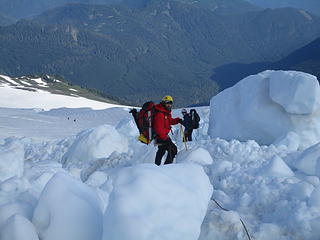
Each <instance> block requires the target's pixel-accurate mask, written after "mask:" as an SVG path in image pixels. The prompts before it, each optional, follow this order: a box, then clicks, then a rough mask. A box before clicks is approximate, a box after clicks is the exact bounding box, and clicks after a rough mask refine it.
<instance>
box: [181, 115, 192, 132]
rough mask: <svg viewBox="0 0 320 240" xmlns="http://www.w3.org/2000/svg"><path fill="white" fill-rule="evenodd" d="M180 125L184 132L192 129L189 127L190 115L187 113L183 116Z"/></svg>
mask: <svg viewBox="0 0 320 240" xmlns="http://www.w3.org/2000/svg"><path fill="white" fill-rule="evenodd" d="M182 125H183V126H184V127H185V130H186V131H188V130H190V129H192V127H191V115H190V113H187V114H185V115H184V116H183V121H182Z"/></svg>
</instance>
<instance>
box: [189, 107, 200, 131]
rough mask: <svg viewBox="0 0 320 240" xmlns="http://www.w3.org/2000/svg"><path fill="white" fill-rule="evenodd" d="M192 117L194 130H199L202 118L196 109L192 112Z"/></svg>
mask: <svg viewBox="0 0 320 240" xmlns="http://www.w3.org/2000/svg"><path fill="white" fill-rule="evenodd" d="M190 116H191V127H192V128H193V129H197V128H199V122H200V116H199V114H198V113H197V111H196V110H195V109H191V110H190Z"/></svg>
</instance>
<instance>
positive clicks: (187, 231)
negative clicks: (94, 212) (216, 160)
mask: <svg viewBox="0 0 320 240" xmlns="http://www.w3.org/2000/svg"><path fill="white" fill-rule="evenodd" d="M190 179H192V181H190ZM110 181H111V183H110V184H111V185H112V192H111V193H110V197H109V204H108V207H107V209H106V212H105V215H104V237H103V240H109V239H110V240H116V239H127V240H149V239H154V240H160V239H167V240H175V239H186V240H196V239H198V237H199V234H200V226H201V223H202V221H203V218H204V216H205V214H206V211H207V207H208V203H209V200H210V197H211V194H212V186H211V184H210V181H209V178H208V176H207V175H206V174H205V172H204V170H203V169H202V167H200V166H199V165H194V164H174V165H171V166H168V165H165V166H161V167H158V166H156V165H154V164H144V165H136V166H134V167H127V168H124V169H122V170H121V171H119V172H118V173H117V174H116V176H114V177H113V178H112V179H111V180H110Z"/></svg>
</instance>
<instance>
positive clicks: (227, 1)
mask: <svg viewBox="0 0 320 240" xmlns="http://www.w3.org/2000/svg"><path fill="white" fill-rule="evenodd" d="M150 1H153V0H0V9H1V11H2V12H5V13H7V14H8V15H9V16H12V17H14V18H17V19H22V18H30V17H33V16H36V15H38V14H41V13H42V12H44V11H48V10H51V9H54V8H57V7H61V6H64V5H66V4H70V3H80V4H101V5H114V4H122V3H123V4H125V5H127V6H130V7H138V8H139V7H144V6H146V5H148V4H149V3H150ZM157 1H162V0H157ZM172 1H179V2H182V3H185V4H190V5H192V6H198V7H201V8H205V9H210V10H212V11H217V12H220V13H221V14H233V13H244V12H248V11H255V10H258V9H259V8H258V7H257V6H255V5H252V4H250V3H248V2H246V1H245V0H197V1H194V0H172Z"/></svg>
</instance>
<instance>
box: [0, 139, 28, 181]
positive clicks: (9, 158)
mask: <svg viewBox="0 0 320 240" xmlns="http://www.w3.org/2000/svg"><path fill="white" fill-rule="evenodd" d="M23 167H24V146H23V144H22V143H21V144H20V143H19V141H15V140H11V139H7V140H6V141H5V143H4V144H3V145H0V182H1V181H5V180H7V179H9V178H11V177H15V176H17V177H21V176H22V175H23Z"/></svg>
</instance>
